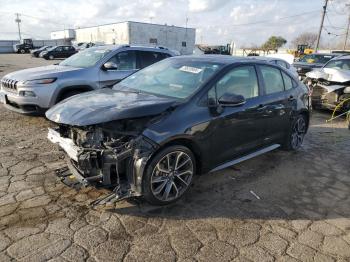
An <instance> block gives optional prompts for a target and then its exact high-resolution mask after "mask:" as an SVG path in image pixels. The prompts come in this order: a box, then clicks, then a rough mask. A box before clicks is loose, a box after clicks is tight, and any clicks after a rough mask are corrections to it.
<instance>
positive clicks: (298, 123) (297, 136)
mask: <svg viewBox="0 0 350 262" xmlns="http://www.w3.org/2000/svg"><path fill="white" fill-rule="evenodd" d="M306 131H307V119H306V117H305V116H304V115H302V114H300V115H298V116H297V117H296V118H295V119H294V120H293V122H292V125H291V128H290V130H289V131H288V134H287V138H286V140H285V143H284V146H283V147H284V149H286V150H288V151H296V150H298V149H300V147H301V145H302V144H303V141H304V137H305V134H306Z"/></svg>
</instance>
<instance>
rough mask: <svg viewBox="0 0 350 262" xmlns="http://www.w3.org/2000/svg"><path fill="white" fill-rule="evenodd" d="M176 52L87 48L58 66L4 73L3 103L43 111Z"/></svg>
mask: <svg viewBox="0 0 350 262" xmlns="http://www.w3.org/2000/svg"><path fill="white" fill-rule="evenodd" d="M174 55H177V53H176V52H174V51H171V50H168V49H167V48H164V47H140V46H129V45H122V46H115V45H113V46H99V47H92V48H88V49H86V50H84V51H82V52H79V53H77V54H75V55H73V56H71V57H70V58H68V59H66V60H64V61H62V62H61V63H59V64H57V65H50V66H42V67H36V68H30V69H25V70H20V71H16V72H13V73H10V74H7V75H5V76H4V77H3V78H2V79H1V91H0V102H2V103H4V105H5V106H6V107H7V108H9V109H10V110H13V111H16V112H19V113H25V114H33V113H41V112H43V111H46V110H47V109H48V108H50V107H52V106H53V105H55V104H56V103H58V102H60V101H62V100H63V99H65V98H68V97H70V96H73V95H76V94H79V93H83V92H86V91H91V90H95V89H100V88H105V87H111V86H113V85H114V84H116V83H117V82H119V81H120V80H122V79H124V78H125V77H127V76H129V75H131V74H132V73H134V72H136V71H137V70H139V69H142V68H144V67H146V66H149V65H151V64H153V63H155V62H158V61H160V60H162V59H165V58H167V57H171V56H174Z"/></svg>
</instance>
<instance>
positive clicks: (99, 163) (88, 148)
mask: <svg viewBox="0 0 350 262" xmlns="http://www.w3.org/2000/svg"><path fill="white" fill-rule="evenodd" d="M151 119H152V117H143V118H138V119H126V120H118V121H112V122H108V123H102V124H98V125H94V126H86V127H74V126H69V125H64V124H59V125H58V127H57V128H56V129H55V130H49V135H48V138H49V140H51V141H52V142H53V143H56V144H59V145H60V146H61V148H62V149H63V150H64V151H66V153H67V154H68V156H69V159H68V160H67V164H68V168H69V170H68V169H65V170H62V171H61V172H60V173H59V174H58V176H59V177H60V178H61V179H62V180H64V179H67V178H68V177H70V176H71V175H73V176H74V177H75V178H76V179H77V180H78V183H79V184H80V185H84V186H87V185H89V184H98V185H101V186H104V187H109V188H114V193H115V196H116V199H123V198H126V197H130V196H140V195H141V183H142V174H143V169H144V167H145V163H146V162H147V160H148V159H149V157H150V156H151V154H152V153H153V152H154V151H155V150H156V148H157V145H156V144H154V143H153V142H151V141H149V140H148V139H147V138H145V137H143V136H142V135H141V133H142V131H143V130H144V129H145V127H146V126H147V124H148V123H149V122H150V121H151ZM68 143H69V144H68Z"/></svg>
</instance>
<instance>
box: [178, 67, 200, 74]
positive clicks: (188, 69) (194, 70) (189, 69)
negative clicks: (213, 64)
mask: <svg viewBox="0 0 350 262" xmlns="http://www.w3.org/2000/svg"><path fill="white" fill-rule="evenodd" d="M179 70H181V71H184V72H188V73H192V74H198V73H200V72H202V70H203V69H201V68H197V67H192V66H182V67H180V68H179Z"/></svg>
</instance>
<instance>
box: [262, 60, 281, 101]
mask: <svg viewBox="0 0 350 262" xmlns="http://www.w3.org/2000/svg"><path fill="white" fill-rule="evenodd" d="M259 68H260V71H261V74H262V78H263V82H264V86H265V92H266V94H267V95H268V94H273V93H278V92H282V91H284V82H283V79H282V75H281V71H280V70H279V69H277V68H275V67H272V66H265V65H261V66H259Z"/></svg>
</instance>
